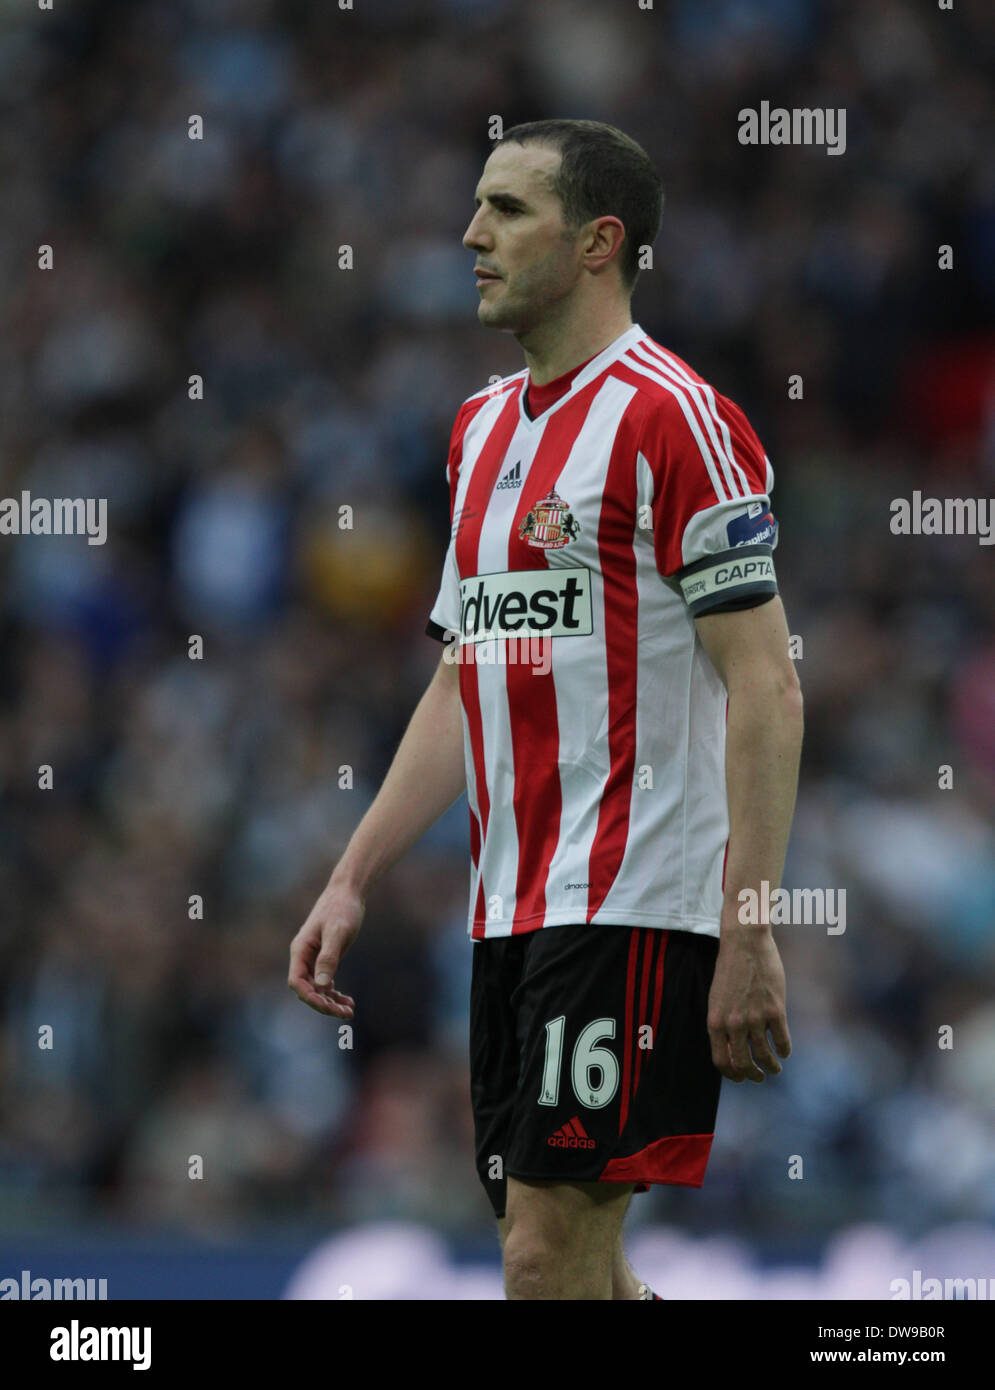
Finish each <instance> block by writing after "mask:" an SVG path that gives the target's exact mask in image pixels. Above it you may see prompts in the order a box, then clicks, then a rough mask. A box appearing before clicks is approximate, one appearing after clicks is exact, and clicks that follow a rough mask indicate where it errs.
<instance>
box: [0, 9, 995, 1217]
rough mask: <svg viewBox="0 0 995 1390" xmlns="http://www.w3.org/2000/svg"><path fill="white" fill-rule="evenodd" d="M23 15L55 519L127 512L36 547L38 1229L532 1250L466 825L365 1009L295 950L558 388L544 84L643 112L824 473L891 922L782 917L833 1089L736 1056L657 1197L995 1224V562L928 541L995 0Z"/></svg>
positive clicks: (740, 388)
mask: <svg viewBox="0 0 995 1390" xmlns="http://www.w3.org/2000/svg"><path fill="white" fill-rule="evenodd" d="M0 26H2V31H3V42H2V44H0V53H2V55H3V56H2V58H0V65H2V70H3V81H2V83H0V103H2V106H3V114H4V119H3V120H2V121H0V158H2V162H3V168H4V180H3V186H4V199H3V213H2V217H0V285H2V290H0V313H2V332H0V478H2V487H0V494H2V495H3V496H7V497H10V496H19V494H20V492H21V490H22V489H28V490H29V491H30V492H31V494H32V495H34V496H68V497H75V496H84V497H86V496H91V497H92V496H96V497H106V498H107V499H108V520H109V537H108V540H107V543H106V545H104V546H88V545H87V544H86V542H85V540H83V539H82V538H64V537H44V536H29V537H14V536H0V575H2V599H0V605H2V606H0V624H2V626H0V897H2V903H3V909H2V913H0V1229H2V1228H4V1227H6V1228H8V1229H12V1228H14V1227H16V1226H25V1225H30V1226H32V1227H33V1228H39V1229H40V1228H44V1227H45V1226H46V1225H48V1224H54V1223H64V1222H65V1221H67V1220H68V1221H79V1222H89V1221H93V1220H100V1221H112V1222H123V1223H127V1224H129V1225H134V1226H143V1225H155V1226H157V1227H167V1228H178V1229H181V1230H187V1231H191V1232H193V1231H196V1232H198V1233H200V1234H205V1233H206V1234H208V1235H211V1234H217V1235H219V1236H221V1235H224V1234H226V1233H228V1234H230V1233H232V1232H235V1231H240V1230H245V1229H247V1228H248V1227H250V1226H254V1225H256V1224H257V1223H269V1222H279V1223H283V1224H285V1225H295V1224H300V1225H305V1226H311V1227H316V1228H318V1229H326V1228H330V1227H333V1226H335V1225H337V1224H339V1223H345V1222H353V1221H364V1220H370V1219H374V1218H377V1219H409V1218H413V1219H422V1220H425V1221H428V1222H430V1223H431V1224H433V1225H434V1226H436V1227H437V1228H438V1229H439V1230H440V1231H447V1232H455V1233H467V1232H475V1231H476V1232H484V1231H486V1230H487V1229H488V1227H489V1225H490V1222H491V1219H490V1208H489V1206H488V1204H487V1202H486V1199H485V1197H484V1194H483V1192H482V1190H480V1189H479V1184H478V1181H477V1178H476V1174H475V1171H474V1167H473V1156H472V1122H471V1116H470V1106H469V1086H468V1079H467V1058H466V1029H467V1019H466V1013H467V998H468V988H469V968H470V949H471V948H470V946H469V944H468V942H467V941H466V939H465V915H466V893H467V884H468V844H467V826H466V811H465V804H464V803H462V802H461V803H458V804H457V806H455V807H454V808H453V809H452V810H451V811H450V812H449V813H448V814H447V815H446V816H445V817H444V818H443V819H442V820H441V821H440V822H439V823H438V825H437V826H436V827H435V829H434V830H433V831H432V832H431V833H430V834H429V835H428V836H427V837H426V839H425V840H424V841H423V843H422V844H421V845H420V846H419V848H418V849H417V850H416V851H414V852H413V853H412V854H411V855H410V856H409V857H408V859H407V860H405V861H404V862H403V863H402V864H401V865H400V866H398V868H397V869H396V870H395V871H394V872H393V873H392V874H391V875H390V876H389V878H388V879H387V880H385V881H384V882H383V883H382V885H381V886H380V887H379V888H378V889H377V890H376V892H375V894H374V896H373V897H372V898H371V901H370V903H369V908H368V913H367V918H366V923H365V926H364V929H363V932H362V933H361V936H360V938H359V940H358V941H357V943H356V945H355V947H354V948H353V951H352V952H351V954H350V955H349V956H348V957H347V964H346V966H345V967H344V968H343V970H342V972H341V977H340V984H341V986H342V987H343V988H345V989H346V990H347V991H348V992H349V993H350V994H352V995H353V996H354V997H355V999H356V1001H357V1008H356V1018H355V1021H354V1024H353V1027H352V1029H351V1032H350V1030H349V1029H344V1030H343V1029H340V1028H339V1026H338V1025H337V1024H336V1023H335V1022H334V1021H332V1020H330V1019H328V1018H324V1017H321V1016H319V1015H318V1014H316V1013H314V1012H312V1011H310V1010H308V1009H307V1008H305V1007H304V1006H303V1005H302V1004H300V1003H299V1002H298V1001H297V999H296V998H295V997H294V996H292V995H291V993H290V991H289V990H288V989H287V986H286V968H287V951H288V945H289V942H290V939H291V937H292V936H293V934H294V933H295V931H296V930H297V928H298V927H299V925H300V924H301V922H302V921H303V920H304V918H305V917H306V915H307V913H308V911H309V910H310V907H311V905H312V903H313V901H314V898H315V896H316V895H317V893H318V892H319V890H320V889H321V887H322V886H323V884H324V882H325V881H326V879H327V876H328V874H329V872H330V870H331V868H332V866H333V864H334V862H335V857H336V854H337V852H338V851H339V850H340V849H341V847H342V846H343V844H344V843H345V841H346V839H347V837H348V835H349V833H350V831H351V830H352V828H353V827H354V826H355V824H356V823H357V822H358V820H359V818H360V816H361V814H362V812H363V810H364V808H365V807H366V806H367V805H368V804H369V801H370V799H371V798H372V796H373V795H374V794H375V791H376V789H377V787H378V786H379V783H380V780H381V778H382V776H383V774H384V772H385V770H386V768H387V766H388V764H389V760H390V757H391V755H392V752H393V749H394V748H395V747H396V744H397V741H398V739H399V738H400V736H401V734H402V732H403V729H404V727H405V723H406V721H407V718H408V716H409V714H410V712H411V710H412V708H413V707H414V704H415V702H416V701H417V698H418V696H419V694H420V692H421V690H422V689H423V687H424V685H425V684H426V683H427V681H428V679H429V676H430V674H431V671H432V669H433V667H434V664H435V662H436V661H437V659H438V647H437V645H436V644H435V643H433V642H432V641H431V640H429V639H428V638H427V637H426V636H425V635H424V626H425V621H426V619H427V615H428V612H429V609H430V607H431V605H432V601H433V599H434V597H435V593H436V588H437V582H438V575H439V570H440V566H441V563H442V558H443V555H444V553H445V546H446V540H447V535H448V516H447V504H448V498H447V492H446V487H445V478H444V467H445V457H446V448H447V443H448V437H449V430H450V427H451V424H452V420H453V417H454V416H455V413H456V410H457V409H458V407H459V405H460V403H461V402H462V400H463V399H464V398H465V397H466V396H467V395H469V394H471V393H472V392H474V391H476V390H479V389H480V388H481V387H482V386H485V385H486V384H487V382H488V380H489V378H491V377H492V376H495V375H504V374H506V373H508V372H512V371H517V370H519V369H520V367H521V366H522V357H521V352H520V349H519V348H518V346H517V344H516V343H515V341H514V339H512V338H510V337H508V336H506V335H496V334H493V333H489V332H488V331H486V330H484V329H482V328H480V327H479V326H478V324H477V321H476V315H475V308H476V303H477V298H478V296H477V291H476V290H475V289H474V284H473V275H472V264H473V254H472V253H471V252H468V251H466V250H465V249H464V248H463V247H462V245H461V238H462V235H463V232H464V230H465V227H466V225H467V223H468V222H469V220H470V216H471V214H472V210H473V209H472V204H473V195H474V188H475V184H476V181H477V179H478V178H479V174H480V169H481V167H482V164H483V161H484V160H485V159H486V156H487V153H488V151H489V148H490V146H489V141H488V126H489V122H490V120H491V118H492V117H493V116H494V115H495V114H496V115H500V116H501V118H502V120H503V122H504V125H505V126H506V127H507V126H510V125H511V124H513V123H514V122H516V121H520V120H529V119H535V118H539V117H545V116H556V115H571V116H573V115H577V116H587V117H593V118H596V119H600V120H606V121H609V122H611V123H612V124H615V125H618V126H620V127H621V128H622V129H624V130H625V131H627V132H628V133H629V134H631V135H633V136H634V137H635V138H636V139H638V140H639V141H640V142H641V143H642V144H643V145H644V146H645V148H646V149H647V151H648V152H649V153H650V155H651V157H652V158H653V159H654V161H655V163H656V164H657V166H658V168H659V169H660V171H661V174H662V176H663V179H664V185H665V191H666V204H665V209H664V220H663V227H662V231H661V234H660V237H659V239H658V241H657V243H656V246H655V254H654V263H653V266H652V268H651V269H647V270H646V271H644V272H643V274H642V276H641V278H640V282H639V285H638V287H637V290H636V295H635V299H634V301H633V317H634V319H635V321H637V322H639V323H640V324H642V326H643V327H644V328H645V329H646V330H647V332H649V333H650V334H652V336H653V337H655V338H657V339H658V340H659V341H661V342H663V343H665V344H666V345H667V346H669V347H671V348H672V349H673V350H674V351H676V352H677V353H679V354H680V355H681V356H682V357H684V358H685V359H686V360H688V361H689V362H690V363H691V364H692V366H694V367H695V368H696V369H697V370H698V371H700V372H702V373H703V374H704V375H705V376H706V377H707V378H708V379H709V380H710V381H711V382H712V383H713V384H714V385H715V386H716V387H717V388H718V389H719V390H721V391H723V392H724V393H725V394H726V395H728V396H731V397H732V398H733V399H734V400H736V401H737V402H738V403H739V404H740V405H741V406H742V407H743V408H744V409H745V411H746V412H747V415H748V416H749V418H750V420H751V422H752V423H753V425H754V427H755V428H756V430H757V432H758V434H759V435H760V438H761V439H762V441H763V443H764V446H765V448H766V449H767V452H768V453H769V455H770V458H771V461H772V463H773V466H774V470H775V487H774V492H773V503H774V511H775V513H776V515H777V516H778V518H779V521H780V524H781V542H780V545H779V548H778V575H779V580H780V585H781V590H782V595H783V597H784V601H785V606H786V609H787V612H788V618H789V625H790V628H791V631H792V634H793V635H796V636H798V637H800V638H801V648H800V651H799V652H798V672H799V676H800V678H801V682H802V687H803V691H804V694H805V698H806V720H807V732H806V746H805V753H804V766H803V775H802V783H801V788H800V795H799V803H798V811H797V817H796V823H795V830H794V835H793V839H792V846H791V851H790V855H789V862H788V867H787V874H786V878H785V883H786V885H787V886H793V885H799V886H808V887H824V888H832V889H835V890H839V889H845V891H846V894H847V899H846V913H847V916H846V931H845V933H843V934H840V935H830V934H829V933H827V932H826V930H825V928H818V927H814V926H813V927H785V928H783V929H782V930H781V933H780V941H781V946H782V953H783V956H784V958H785V962H786V967H787V971H788V980H789V986H788V1006H789V1023H790V1026H791V1028H792V1036H793V1041H794V1055H793V1057H792V1059H791V1061H790V1062H789V1063H788V1065H787V1066H786V1067H785V1070H784V1073H783V1075H782V1076H781V1077H780V1079H778V1080H777V1081H776V1082H774V1083H767V1084H765V1085H764V1086H763V1087H751V1086H742V1087H734V1086H732V1085H730V1084H728V1083H727V1084H726V1086H725V1087H724V1091H723V1098H722V1102H721V1104H720V1110H719V1128H718V1135H717V1138H716V1141H715V1146H714V1148H713V1156H712V1162H711V1165H710V1168H709V1174H708V1177H707V1178H706V1183H705V1187H704V1188H703V1189H702V1191H701V1192H700V1193H689V1192H686V1191H679V1190H674V1189H668V1190H664V1189H655V1190H654V1191H653V1192H652V1193H651V1194H648V1195H646V1196H643V1197H640V1198H639V1199H638V1200H637V1201H636V1203H635V1204H634V1212H635V1218H634V1219H635V1220H636V1221H650V1220H653V1219H666V1220H674V1221H678V1222H680V1223H683V1224H686V1225H688V1226H691V1227H698V1228H700V1229H703V1230H704V1229H720V1228H722V1227H727V1228H734V1229H735V1230H737V1231H738V1232H741V1233H742V1232H751V1233H754V1234H756V1235H757V1236H762V1237H765V1238H767V1239H771V1240H773V1239H783V1240H786V1241H787V1240H790V1239H792V1238H797V1237H798V1236H799V1233H805V1234H806V1235H807V1236H808V1237H810V1238H812V1239H815V1238H817V1237H818V1236H819V1233H820V1232H822V1233H824V1232H827V1231H830V1230H832V1229H834V1228H835V1227H837V1226H838V1225H839V1224H840V1223H842V1222H846V1221H851V1220H859V1219H865V1218H869V1217H876V1218H879V1219H884V1220H888V1221H892V1222H894V1223H896V1224H899V1225H901V1224H906V1225H908V1224H912V1225H914V1224H917V1223H918V1224H920V1225H923V1226H925V1225H928V1224H929V1223H930V1222H934V1221H940V1220H957V1219H961V1218H968V1217H972V1216H983V1217H987V1218H995V1143H993V1140H995V1070H993V1068H992V1064H991V1059H992V1056H993V1055H995V1004H993V1003H992V986H993V983H995V946H993V928H995V842H993V841H995V835H993V811H995V583H993V569H992V565H993V553H992V550H991V549H990V548H987V547H985V546H984V545H981V544H979V541H978V538H977V537H973V536H969V535H962V536H901V535H893V534H892V532H891V530H890V502H891V500H892V499H895V498H900V497H911V494H912V492H913V490H914V489H920V490H921V491H922V492H923V493H924V495H934V496H953V497H985V498H987V497H990V496H993V495H995V333H993V310H995V119H993V117H995V100H993V95H992V91H991V87H990V82H986V73H987V74H990V72H991V70H992V61H993V56H995V12H993V11H992V9H991V7H990V6H989V5H986V4H985V3H983V0H958V3H957V6H956V8H955V9H954V10H952V11H941V10H940V9H938V8H937V7H933V9H932V11H931V10H930V7H929V6H914V5H911V4H909V3H905V2H904V0H902V2H897V0H896V2H894V3H893V0H866V2H865V3H859V4H857V3H843V0H824V3H816V0H674V2H673V3H669V4H666V3H663V2H662V0H658V3H657V5H656V6H655V7H654V8H653V9H645V8H641V7H640V6H639V5H638V4H637V3H636V0H632V3H631V4H625V5H620V4H615V5H610V6H609V5H607V4H604V3H595V2H594V0H569V2H567V0H549V3H543V4H541V5H538V6H536V5H530V4H529V3H528V0H429V3H426V0H417V3H416V0H355V5H354V7H353V8H352V9H351V10H342V9H340V8H338V7H337V6H336V5H334V4H327V5H321V4H318V3H313V0H283V3H281V4H277V3H276V0H197V3H196V4H194V3H189V2H188V0H128V3H123V2H120V3H115V2H114V0H102V2H99V3H98V2H97V0H94V3H83V0H81V3H79V4H76V5H74V6H72V7H70V8H68V9H66V10H61V9H57V10H56V11H55V12H43V11H39V12H37V13H34V14H32V13H30V12H29V11H27V10H25V11H23V12H16V13H15V11H14V10H12V9H11V8H9V7H7V8H5V9H4V11H3V13H2V15H0ZM762 100H770V101H772V103H774V104H777V105H781V106H785V107H793V106H801V107H817V106H818V107H834V108H835V107H845V108H846V111H847V148H846V153H845V155H843V156H841V157H827V155H826V153H825V151H824V150H822V149H819V148H817V147H808V148H806V147H800V148H791V147H768V148H762V147H757V148H753V147H748V146H744V145H741V144H740V143H739V142H738V140H737V132H738V128H739V122H738V112H739V111H740V109H742V108H744V107H757V106H759V103H760V102H761V101H762ZM195 117H200V118H202V123H203V131H202V138H198V139H190V138H189V132H190V131H191V129H194V131H195V133H199V132H198V131H197V127H196V123H194V126H193V127H191V119H192V118H195ZM42 245H49V246H51V247H52V251H53V258H54V263H53V268H52V269H51V270H41V269H39V268H37V256H38V252H37V248H38V247H39V246H42ZM943 246H948V247H950V248H951V251H952V258H953V265H952V268H951V269H941V268H940V261H941V251H940V248H941V247H943ZM343 248H351V257H350V252H349V251H348V250H345V251H344V250H343ZM796 375H798V376H800V377H801V378H802V382H803V395H802V397H801V399H797V398H795V397H797V394H798V393H797V390H796V391H795V392H794V393H792V394H789V388H788V378H789V377H791V376H796ZM193 378H200V379H201V380H202V383H203V386H202V391H201V390H200V388H199V385H198V383H197V382H196V381H194V382H193V385H191V381H192V379H193ZM343 507H349V508H351V509H352V526H351V529H348V528H345V529H343V524H342V522H343V517H344V516H345V515H346V514H345V513H343V512H342V511H341V508H343ZM193 636H197V637H199V638H201V639H202V644H203V653H202V656H201V655H200V654H199V653H198V651H197V649H196V648H195V649H194V652H193V656H194V659H191V648H190V640H191V637H193ZM43 765H48V766H50V767H51V768H52V785H51V787H50V788H48V787H46V788H44V789H43V788H42V787H40V786H39V768H41V767H42V766H43ZM944 767H946V768H949V769H950V771H949V773H946V774H944V773H943V772H942V771H941V769H943V768H944ZM46 1028H48V1029H50V1030H51V1033H50V1035H49V1034H46V1033H45V1032H44V1031H41V1032H40V1030H45V1029H46ZM944 1028H950V1029H952V1033H946V1034H945V1033H943V1031H942V1030H943V1029H944ZM951 1039H952V1046H946V1045H943V1044H944V1042H945V1041H949V1040H951ZM49 1041H50V1044H51V1045H47V1044H48V1042H49ZM792 1156H800V1157H801V1158H802V1159H803V1172H804V1178H803V1180H801V1181H799V1180H797V1179H793V1178H791V1177H789V1164H790V1163H791V1160H792ZM196 1158H199V1159H200V1160H201V1164H202V1168H198V1167H197V1165H196V1162H195V1159H196ZM192 1165H193V1166H192ZM199 1172H202V1174H203V1176H198V1173H199Z"/></svg>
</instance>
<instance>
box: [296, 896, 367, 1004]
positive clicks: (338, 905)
mask: <svg viewBox="0 0 995 1390" xmlns="http://www.w3.org/2000/svg"><path fill="white" fill-rule="evenodd" d="M365 911H366V904H365V902H364V901H363V899H362V898H361V897H360V896H359V894H358V893H357V892H355V890H354V889H351V888H347V887H343V886H341V885H339V884H333V883H329V884H328V887H327V888H326V889H325V890H324V892H323V893H322V894H321V896H320V897H319V898H318V901H317V902H316V903H315V905H314V907H313V908H312V909H311V913H310V916H309V917H308V919H307V921H306V922H305V923H304V925H303V926H302V927H301V929H300V931H299V932H298V933H297V935H296V936H295V937H294V939H293V941H292V942H291V943H290V973H289V975H288V976H287V984H288V985H289V986H290V988H291V989H292V990H293V991H294V993H295V994H296V995H297V997H298V999H300V1000H301V1002H302V1003H304V1004H307V1005H308V1007H309V1008H312V1009H315V1010H317V1012H318V1013H320V1014H329V1015H331V1017H332V1018H352V1016H353V1012H354V1010H355V1007H356V1004H355V1000H354V999H352V998H351V996H350V995H348V994H343V993H342V991H341V990H338V989H336V988H335V974H336V971H337V970H338V967H339V961H340V960H341V959H342V957H343V956H344V955H345V953H346V951H348V949H349V947H350V946H351V945H352V943H353V942H354V941H355V939H356V937H357V936H358V934H359V928H360V926H361V925H362V921H363V914H364V912H365Z"/></svg>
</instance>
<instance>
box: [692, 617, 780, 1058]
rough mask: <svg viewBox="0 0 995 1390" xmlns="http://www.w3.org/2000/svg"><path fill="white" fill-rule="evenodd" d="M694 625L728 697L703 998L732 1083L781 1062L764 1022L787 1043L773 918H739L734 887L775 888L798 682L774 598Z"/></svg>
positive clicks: (715, 1054) (716, 1053) (715, 1047)
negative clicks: (713, 945)
mask: <svg viewBox="0 0 995 1390" xmlns="http://www.w3.org/2000/svg"><path fill="white" fill-rule="evenodd" d="M695 626H696V628H697V632H698V636H699V637H700V639H701V642H702V645H703V646H704V648H705V651H706V652H707V653H708V656H709V658H710V659H711V662H712V665H713V666H714V667H715V669H716V671H717V672H718V674H719V676H720V677H721V679H722V681H723V683H724V685H725V687H726V691H727V693H728V696H729V709H728V718H727V723H726V789H727V796H728V802H729V846H728V853H727V856H726V869H725V889H724V901H723V907H722V920H721V926H720V937H719V953H718V958H717V960H716V965H715V975H714V978H713V981H712V988H711V994H710V996H709V1014H708V1030H709V1035H710V1037H711V1040H712V1060H713V1061H714V1063H715V1065H716V1067H718V1069H719V1071H720V1072H722V1074H723V1076H727V1077H728V1078H729V1079H730V1080H732V1081H743V1080H749V1081H763V1079H764V1072H770V1073H772V1074H776V1073H777V1072H779V1071H780V1070H781V1066H780V1063H779V1062H778V1061H777V1059H776V1058H775V1057H774V1055H773V1053H772V1052H771V1049H770V1045H769V1043H768V1041H767V1029H768V1028H769V1029H770V1032H771V1036H772V1037H773V1040H774V1043H775V1046H776V1048H777V1051H778V1053H779V1055H780V1056H781V1057H787V1056H788V1054H789V1053H790V1051H791V1041H790V1037H789V1034H788V1025H787V1017H786V1011H785V982H784V967H783V966H782V964H781V958H780V955H779V953H778V950H777V946H776V944H775V942H774V938H773V936H772V934H771V929H770V924H769V923H762V924H759V925H745V924H743V923H742V922H741V921H740V897H739V895H740V893H741V891H742V890H743V889H744V888H751V889H753V890H755V891H756V892H757V893H758V894H759V893H760V892H761V887H760V885H761V883H762V881H763V880H766V881H767V883H768V884H769V886H770V891H771V893H773V891H774V890H775V889H776V888H778V887H779V886H780V881H781V874H782V871H783V869H784V858H785V854H786V852H787V847H788V835H789V833H790V829H791V818H792V815H793V813H794V806H795V794H796V790H797V785H798V763H799V757H800V754H801V743H802V728H803V716H802V695H801V688H800V686H799V684H798V678H797V676H796V674H795V669H794V665H793V663H792V661H791V658H790V656H789V654H788V627H787V622H786V620H785V616H784V608H783V606H782V603H781V600H780V598H779V597H778V596H776V595H775V596H774V597H773V598H771V599H769V600H768V601H767V602H765V603H761V604H759V605H758V606H756V607H753V608H743V609H739V610H736V611H731V612H729V611H726V612H722V611H720V612H714V613H706V614H703V615H702V616H700V617H698V618H697V619H696V620H695ZM750 1046H752V1049H753V1057H751V1056H750ZM754 1059H755V1060H754ZM758 1063H759V1065H758ZM761 1068H763V1070H761Z"/></svg>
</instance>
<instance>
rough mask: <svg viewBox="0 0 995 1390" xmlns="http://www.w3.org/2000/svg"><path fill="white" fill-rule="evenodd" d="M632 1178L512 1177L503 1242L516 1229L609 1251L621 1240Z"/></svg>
mask: <svg viewBox="0 0 995 1390" xmlns="http://www.w3.org/2000/svg"><path fill="white" fill-rule="evenodd" d="M633 1190H634V1184H633V1183H614V1182H612V1183H606V1182H556V1181H553V1180H547V1179H537V1178H515V1177H511V1176H509V1178H508V1206H507V1212H506V1215H505V1216H504V1218H503V1219H502V1221H500V1222H499V1223H498V1225H499V1229H500V1228H501V1227H503V1228H504V1229H503V1233H502V1247H503V1246H504V1243H505V1240H506V1239H507V1237H508V1235H510V1233H511V1232H512V1231H514V1232H516V1234H519V1235H521V1234H527V1235H528V1236H529V1237H531V1238H532V1239H534V1240H537V1241H540V1242H543V1243H546V1244H548V1245H549V1246H551V1247H552V1248H553V1249H556V1250H561V1251H562V1250H564V1249H566V1248H577V1249H582V1250H587V1249H590V1250H595V1249H596V1250H600V1251H605V1252H607V1251H610V1250H611V1249H613V1248H614V1246H615V1244H616V1243H617V1242H618V1241H619V1240H621V1236H622V1224H623V1222H624V1221H625V1213H626V1211H627V1209H628V1206H629V1201H630V1199H631V1197H632V1193H633Z"/></svg>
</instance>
